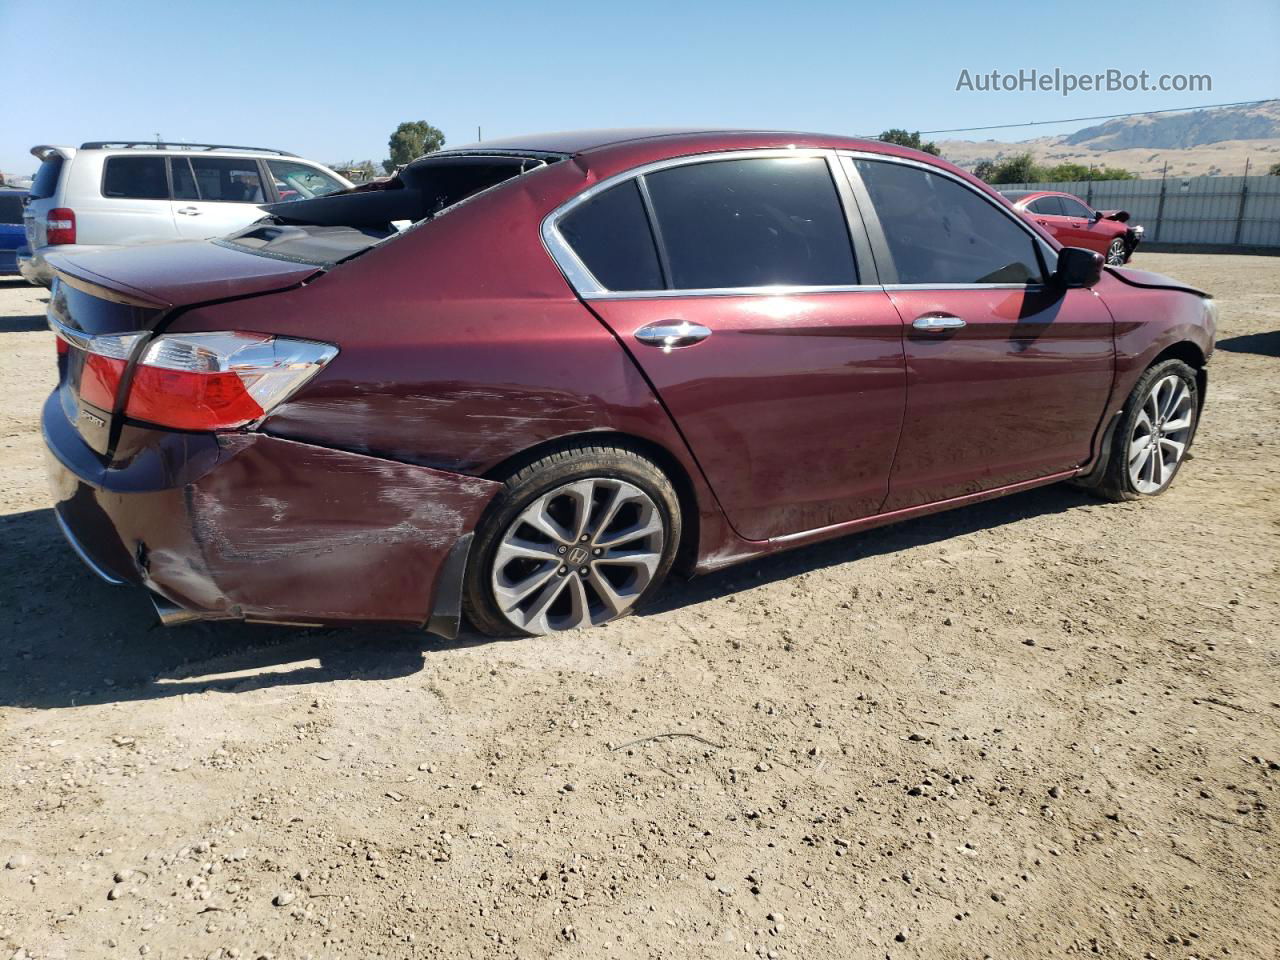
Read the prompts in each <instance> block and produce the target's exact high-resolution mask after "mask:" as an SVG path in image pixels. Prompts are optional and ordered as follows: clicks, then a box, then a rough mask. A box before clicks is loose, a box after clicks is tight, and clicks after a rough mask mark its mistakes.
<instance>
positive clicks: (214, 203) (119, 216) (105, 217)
mask: <svg viewBox="0 0 1280 960" xmlns="http://www.w3.org/2000/svg"><path fill="white" fill-rule="evenodd" d="M31 153H32V154H33V155H34V156H36V157H38V158H39V159H40V161H41V163H40V170H39V172H38V173H37V174H36V176H35V181H34V182H33V183H32V185H31V190H30V195H31V198H30V200H29V201H28V203H27V206H26V209H25V210H24V211H23V225H24V226H25V228H26V233H27V244H28V247H27V248H26V249H23V250H20V251H19V253H18V269H19V271H20V272H21V273H22V275H23V276H24V277H26V278H27V280H29V281H30V282H32V283H38V284H43V285H44V286H48V285H49V284H50V283H51V282H52V280H53V271H52V269H51V268H50V267H49V265H48V264H47V263H45V260H44V256H43V255H44V252H45V251H46V250H48V249H49V248H50V247H57V248H58V252H59V253H73V252H74V253H78V252H80V251H81V250H97V249H102V248H103V247H117V246H131V245H133V244H139V243H165V242H168V241H173V240H205V239H208V238H210V237H220V236H224V235H225V234H228V233H231V232H232V231H233V230H238V229H240V228H241V227H245V226H248V225H249V224H251V223H253V222H254V221H255V220H258V219H260V218H261V217H262V216H263V211H262V209H261V205H262V204H266V203H280V202H282V201H288V200H303V199H307V198H310V197H319V196H324V195H325V194H330V193H336V192H337V191H339V190H346V189H348V188H350V187H351V182H350V181H348V180H345V179H343V178H342V177H340V176H338V174H336V173H334V172H333V171H332V170H330V169H328V168H327V167H322V166H321V165H320V164H318V163H311V162H310V161H308V160H301V159H299V158H298V157H296V156H295V155H294V154H292V153H285V152H284V151H283V150H266V149H259V148H256V147H230V146H222V145H219V144H209V143H177V144H171V143H141V142H139V143H129V142H107V141H93V142H91V143H84V144H81V145H80V147H79V148H76V147H55V146H38V147H32V148H31ZM69 244H75V246H74V247H70V246H67V245H69Z"/></svg>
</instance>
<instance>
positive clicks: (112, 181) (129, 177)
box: [102, 157, 169, 200]
mask: <svg viewBox="0 0 1280 960" xmlns="http://www.w3.org/2000/svg"><path fill="white" fill-rule="evenodd" d="M102 195H103V196H104V197H128V198H129V199H131V200H168V199H169V179H168V177H167V176H166V174H165V170H164V157H107V172H106V174H105V175H104V176H103V178H102Z"/></svg>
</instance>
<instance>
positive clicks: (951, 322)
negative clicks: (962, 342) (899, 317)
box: [911, 313, 964, 330]
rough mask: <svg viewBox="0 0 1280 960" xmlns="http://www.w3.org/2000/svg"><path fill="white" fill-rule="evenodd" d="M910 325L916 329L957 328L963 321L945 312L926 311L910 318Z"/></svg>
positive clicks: (961, 325)
mask: <svg viewBox="0 0 1280 960" xmlns="http://www.w3.org/2000/svg"><path fill="white" fill-rule="evenodd" d="M911 326H913V327H915V328H916V329H917V330H959V329H960V328H961V327H963V326H964V321H963V320H961V319H960V318H959V317H953V316H951V315H950V314H947V313H926V314H925V315H924V316H922V317H916V318H915V319H914V320H912V321H911Z"/></svg>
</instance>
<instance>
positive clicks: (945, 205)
mask: <svg viewBox="0 0 1280 960" xmlns="http://www.w3.org/2000/svg"><path fill="white" fill-rule="evenodd" d="M856 164H857V168H858V171H859V172H860V173H861V174H862V179H863V181H864V182H865V183H866V185H867V192H868V193H869V194H870V195H871V202H872V203H873V204H874V205H875V208H876V213H877V214H878V215H879V218H880V225H881V227H882V228H883V229H884V235H885V240H886V241H887V243H888V245H889V253H890V254H892V256H893V263H894V266H895V267H897V270H898V282H899V283H914V284H925V285H936V284H943V283H1040V282H1042V280H1043V278H1044V271H1043V269H1042V268H1041V267H1040V258H1039V256H1038V255H1037V253H1036V247H1035V242H1034V241H1033V240H1032V238H1031V234H1030V233H1028V232H1027V231H1026V230H1024V229H1022V227H1020V226H1019V225H1018V223H1016V222H1015V221H1014V219H1013V218H1012V217H1011V216H1009V215H1008V214H1006V213H1004V212H1002V211H1001V210H1000V208H998V207H997V206H996V205H995V204H994V203H992V202H991V201H990V200H987V199H985V198H984V197H982V196H980V195H979V194H978V193H977V192H975V191H974V190H971V189H969V188H968V187H963V186H961V185H960V184H959V183H956V182H955V181H954V180H951V179H949V178H947V177H943V176H941V175H939V174H936V173H931V172H929V171H927V170H923V169H921V168H919V167H911V166H907V165H906V164H902V163H889V162H885V161H880V160H858V161H856Z"/></svg>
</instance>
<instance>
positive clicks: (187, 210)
mask: <svg viewBox="0 0 1280 960" xmlns="http://www.w3.org/2000/svg"><path fill="white" fill-rule="evenodd" d="M178 212H179V213H182V214H186V215H187V216H188V217H198V216H200V211H199V210H197V209H196V208H195V207H179V208H178Z"/></svg>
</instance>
